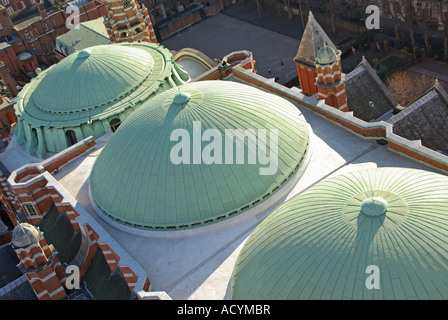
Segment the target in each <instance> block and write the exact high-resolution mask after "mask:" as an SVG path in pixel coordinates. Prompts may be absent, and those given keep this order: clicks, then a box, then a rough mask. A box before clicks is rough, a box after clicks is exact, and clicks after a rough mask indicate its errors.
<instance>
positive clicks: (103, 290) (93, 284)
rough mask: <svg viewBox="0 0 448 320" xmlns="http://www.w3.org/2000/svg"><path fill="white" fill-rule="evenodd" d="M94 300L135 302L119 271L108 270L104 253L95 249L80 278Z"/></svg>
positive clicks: (134, 297)
mask: <svg viewBox="0 0 448 320" xmlns="http://www.w3.org/2000/svg"><path fill="white" fill-rule="evenodd" d="M81 281H85V284H86V287H87V289H88V290H89V292H90V293H91V294H92V296H93V297H94V299H95V300H135V299H136V296H135V294H133V293H132V292H131V290H130V289H129V286H128V284H127V282H126V279H125V278H124V275H123V273H122V272H121V271H120V269H118V268H117V269H115V270H113V271H111V270H110V268H109V265H108V264H107V261H106V258H105V257H104V253H103V251H102V250H101V249H99V248H98V249H97V251H96V252H95V255H94V257H93V258H92V261H91V262H90V264H89V266H88V268H87V270H86V272H85V273H84V275H83V276H82V278H81Z"/></svg>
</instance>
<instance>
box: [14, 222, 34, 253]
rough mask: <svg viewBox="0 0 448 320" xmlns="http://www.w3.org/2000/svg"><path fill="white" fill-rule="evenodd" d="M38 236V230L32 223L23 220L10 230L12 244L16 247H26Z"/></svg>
mask: <svg viewBox="0 0 448 320" xmlns="http://www.w3.org/2000/svg"><path fill="white" fill-rule="evenodd" d="M39 237H40V233H39V230H37V229H36V228H35V227H34V226H33V225H31V224H29V223H26V222H23V223H21V224H19V225H17V226H16V227H15V228H14V230H12V240H11V242H12V244H13V245H14V246H15V247H17V248H23V247H27V246H29V245H30V244H32V243H33V242H35V241H37V240H38V239H39Z"/></svg>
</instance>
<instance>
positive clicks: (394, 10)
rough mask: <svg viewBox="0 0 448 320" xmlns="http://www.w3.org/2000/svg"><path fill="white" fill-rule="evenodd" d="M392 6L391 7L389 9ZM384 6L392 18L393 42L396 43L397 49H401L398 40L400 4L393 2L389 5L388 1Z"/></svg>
mask: <svg viewBox="0 0 448 320" xmlns="http://www.w3.org/2000/svg"><path fill="white" fill-rule="evenodd" d="M390 5H392V7H390ZM385 6H389V7H387V9H388V10H390V11H389V13H390V16H391V18H392V21H393V23H394V30H395V40H396V41H397V48H399V49H400V48H401V39H400V28H399V25H398V23H399V21H400V15H401V13H400V12H401V8H400V3H399V2H398V1H394V2H392V3H391V4H389V2H388V1H386V3H385Z"/></svg>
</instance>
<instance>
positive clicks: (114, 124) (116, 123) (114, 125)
mask: <svg viewBox="0 0 448 320" xmlns="http://www.w3.org/2000/svg"><path fill="white" fill-rule="evenodd" d="M120 124H121V120H120V119H118V118H113V119H112V120H110V122H109V125H110V129H111V130H112V132H115V131H117V129H118V127H119V126H120Z"/></svg>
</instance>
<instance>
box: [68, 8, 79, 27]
mask: <svg viewBox="0 0 448 320" xmlns="http://www.w3.org/2000/svg"><path fill="white" fill-rule="evenodd" d="M65 13H66V14H68V15H69V16H68V17H67V20H65V26H66V27H67V29H69V30H72V29H79V28H80V26H79V24H80V21H79V8H78V6H75V5H74V4H71V3H70V4H69V5H68V6H67V7H66V8H65Z"/></svg>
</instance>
